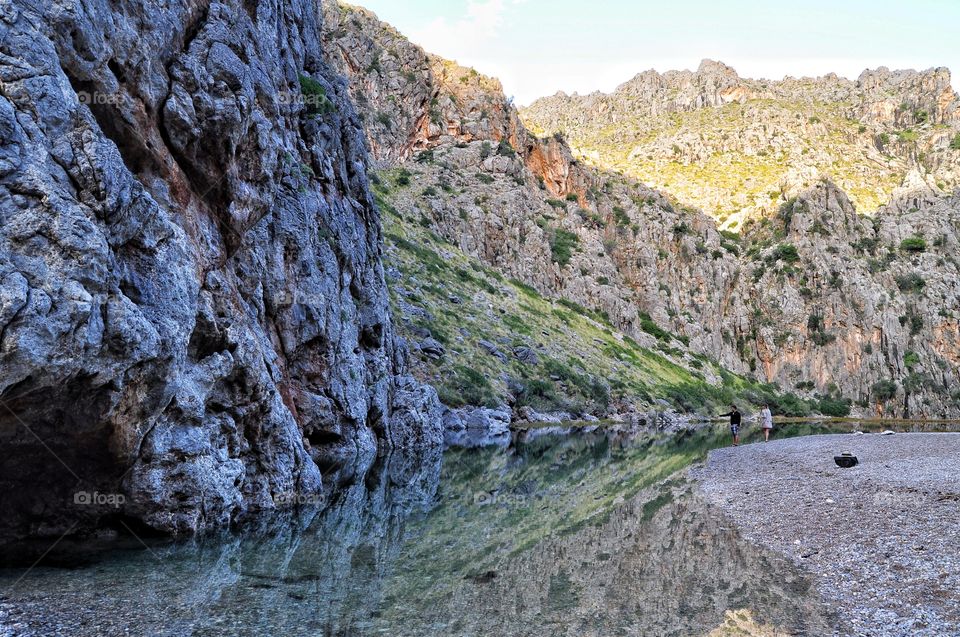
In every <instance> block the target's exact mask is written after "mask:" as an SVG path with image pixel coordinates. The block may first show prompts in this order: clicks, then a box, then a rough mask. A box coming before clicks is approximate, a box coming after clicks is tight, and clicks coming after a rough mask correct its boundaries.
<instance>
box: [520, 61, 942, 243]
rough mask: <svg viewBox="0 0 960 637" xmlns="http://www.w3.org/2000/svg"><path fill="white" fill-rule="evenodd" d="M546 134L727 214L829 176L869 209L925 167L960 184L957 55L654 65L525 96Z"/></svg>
mask: <svg viewBox="0 0 960 637" xmlns="http://www.w3.org/2000/svg"><path fill="white" fill-rule="evenodd" d="M521 114H522V117H523V120H524V122H525V124H526V125H527V126H528V127H530V128H531V130H533V131H535V132H536V133H537V134H539V135H548V134H553V133H555V132H561V133H562V134H563V135H564V136H566V137H567V138H568V139H569V140H570V143H571V145H572V146H573V147H574V149H575V155H576V156H577V157H580V158H582V159H583V160H584V161H587V162H589V163H591V164H593V165H595V166H597V167H599V168H602V169H608V170H616V171H618V172H623V173H625V174H627V175H630V176H632V177H634V178H637V179H639V180H641V181H644V182H645V183H648V184H650V185H652V186H656V187H659V188H662V189H664V190H666V191H668V192H670V193H671V194H672V195H674V196H675V197H677V199H678V200H679V201H681V202H683V203H684V204H686V205H689V206H693V207H696V208H699V209H701V210H703V211H704V212H706V213H707V214H708V215H710V216H712V217H714V218H715V219H717V220H718V221H720V222H721V224H723V227H725V228H728V229H729V228H738V227H739V225H740V224H742V223H743V222H744V221H745V220H746V219H748V218H751V217H758V216H765V215H768V214H770V213H772V212H775V211H776V209H777V208H778V207H779V206H780V205H781V204H782V203H783V202H784V201H786V200H787V199H789V198H790V197H792V196H796V195H797V194H798V193H799V192H801V191H802V190H804V189H806V188H809V187H812V186H813V185H814V184H815V183H816V181H817V180H818V179H819V178H820V177H827V178H829V179H831V180H832V181H834V182H835V183H837V184H838V185H840V187H841V188H843V189H844V190H845V191H847V192H848V193H849V195H850V197H851V199H852V200H853V201H854V203H855V204H856V206H857V208H858V209H859V210H860V211H861V212H873V211H876V210H877V209H879V208H880V207H882V206H884V205H886V204H888V203H889V202H890V200H891V199H892V198H893V196H894V191H895V189H896V188H897V187H898V186H902V185H904V178H905V176H907V175H909V174H911V173H912V172H916V173H918V174H919V175H920V176H921V178H922V179H923V181H924V182H925V183H926V184H927V186H928V187H930V188H932V189H935V190H936V191H937V192H939V193H940V194H941V196H943V195H944V194H946V193H950V192H953V191H954V190H955V189H956V188H957V187H958V186H960V148H957V142H955V141H954V139H955V138H956V137H957V136H958V134H960V97H958V96H957V94H956V93H955V92H954V91H953V88H952V87H951V84H950V72H949V71H948V70H947V69H945V68H937V69H929V70H926V71H889V70H888V69H886V68H879V69H876V70H867V71H864V72H863V73H862V74H861V75H860V77H859V78H858V79H857V80H855V81H854V80H848V79H845V78H841V77H838V76H836V75H835V74H829V75H826V76H823V77H817V78H792V77H787V78H784V79H783V80H779V81H770V80H753V79H747V78H741V77H739V76H738V75H737V73H736V71H734V70H733V69H732V68H730V67H728V66H726V65H724V64H722V63H720V62H713V61H711V60H704V61H703V62H702V63H701V65H700V67H699V68H698V69H697V70H696V71H695V72H691V71H669V72H666V73H663V74H660V73H657V72H655V71H646V72H644V73H641V74H639V75H637V76H636V77H634V78H633V79H631V80H629V81H627V82H624V83H623V84H621V85H620V86H619V87H617V89H616V90H614V91H613V92H612V93H609V94H604V93H591V94H589V95H577V94H574V95H566V94H564V93H557V94H556V95H553V96H550V97H545V98H541V99H539V100H536V101H535V102H534V103H533V104H531V105H530V106H528V107H526V108H524V109H522V113H521Z"/></svg>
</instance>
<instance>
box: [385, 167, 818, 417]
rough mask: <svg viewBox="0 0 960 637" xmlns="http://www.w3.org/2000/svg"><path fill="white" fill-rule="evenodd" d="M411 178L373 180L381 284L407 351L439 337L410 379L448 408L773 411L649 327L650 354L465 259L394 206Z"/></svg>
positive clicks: (768, 393) (773, 396) (568, 306)
mask: <svg viewBox="0 0 960 637" xmlns="http://www.w3.org/2000/svg"><path fill="white" fill-rule="evenodd" d="M409 178H410V173H409V171H408V170H407V169H404V168H400V169H394V170H391V171H385V172H383V173H381V174H380V176H379V178H378V179H376V180H375V194H376V197H377V200H378V203H379V206H380V209H381V212H382V219H383V225H384V231H385V232H384V233H385V238H386V245H387V250H386V255H385V262H386V265H387V267H388V268H389V271H390V272H391V275H390V276H388V284H389V286H390V295H391V301H392V305H393V310H394V313H395V319H396V321H395V322H396V325H397V326H398V327H397V329H398V330H399V332H400V333H401V334H402V335H404V336H405V337H406V338H407V339H408V340H409V341H411V342H412V343H419V342H423V341H424V340H425V339H426V338H432V339H435V340H436V341H438V342H439V343H440V344H441V345H442V346H443V348H444V349H445V352H444V353H443V355H442V356H439V357H438V356H436V355H433V356H429V355H426V354H424V353H420V354H414V359H415V361H414V371H415V373H417V374H418V375H419V376H420V377H421V378H423V379H424V380H426V381H428V382H430V383H431V384H433V385H434V386H435V387H436V388H437V390H438V392H439V393H440V396H441V399H442V400H443V402H444V403H445V404H447V405H449V406H452V407H456V406H461V405H487V406H494V405H497V404H510V403H515V404H516V406H523V405H529V406H531V407H533V408H534V409H537V410H562V411H568V412H571V413H574V414H578V413H579V414H583V413H592V414H595V415H603V414H606V413H609V412H611V411H613V412H616V411H627V410H630V409H642V408H645V407H648V406H653V405H657V404H661V403H659V402H658V401H666V403H668V404H670V405H672V406H674V407H676V408H677V409H680V410H683V411H697V412H701V413H703V414H710V413H716V410H718V409H720V408H721V407H722V406H724V405H726V404H729V403H730V402H731V401H738V402H740V403H743V404H749V403H754V404H756V403H759V402H761V401H764V400H767V401H771V402H775V404H779V403H780V402H781V397H780V394H779V392H778V391H777V389H776V388H775V387H774V386H772V385H765V384H760V383H756V382H753V381H750V380H748V379H745V378H743V377H741V376H737V375H735V374H732V373H730V372H728V371H727V370H725V369H723V368H721V367H720V366H719V365H717V364H716V363H715V362H713V361H711V360H709V359H707V358H706V357H704V356H702V355H699V354H693V353H691V352H687V351H686V345H685V343H684V342H683V340H682V339H678V337H676V336H673V335H671V334H670V333H669V332H667V331H666V330H663V329H662V328H660V327H659V326H657V325H656V323H654V322H653V321H652V320H651V319H650V318H649V317H644V320H643V322H642V327H643V330H644V331H645V332H648V333H650V334H651V335H652V336H653V337H654V338H655V339H657V345H656V346H653V347H645V346H642V345H641V344H639V343H637V342H636V341H635V340H634V339H632V338H630V337H629V336H627V335H624V334H621V333H619V332H618V331H617V330H616V329H615V328H613V327H612V326H611V325H610V322H609V320H608V318H607V317H606V316H605V314H604V313H602V312H598V311H596V310H592V309H588V308H584V307H581V306H580V305H578V304H576V303H573V302H570V301H567V300H564V299H550V298H548V297H545V296H543V295H542V294H540V293H539V292H537V291H536V290H535V289H534V288H532V287H530V286H528V285H525V284H523V283H522V282H520V281H515V280H508V279H506V278H505V277H504V276H503V275H501V274H500V273H499V272H497V271H496V270H493V269H491V268H489V267H487V266H485V265H483V264H482V263H480V262H479V261H477V260H476V259H471V258H470V257H468V256H467V255H465V254H464V253H463V252H461V251H460V250H459V249H458V248H457V247H456V246H455V245H453V244H451V243H449V242H447V241H445V240H444V239H443V238H442V237H440V236H439V235H438V234H436V233H435V232H434V231H432V230H431V229H430V227H429V226H430V224H429V223H428V222H426V221H425V220H424V219H423V217H422V216H419V214H416V215H415V214H414V213H413V212H407V213H406V214H404V213H403V212H401V211H400V210H398V209H397V208H396V207H395V205H394V203H393V201H394V199H395V196H396V194H397V193H398V191H399V189H403V188H416V186H411V185H409V184H410V179H409ZM421 188H422V186H421ZM711 378H712V379H714V382H713V383H711V382H709V381H708V379H711ZM783 402H784V404H785V405H788V404H792V403H791V400H790V399H785V400H784V401H783ZM783 413H791V414H796V415H801V414H802V413H809V408H808V409H807V410H806V411H803V412H798V411H797V410H793V411H790V410H787V411H784V412H783Z"/></svg>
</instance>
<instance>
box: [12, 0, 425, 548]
mask: <svg viewBox="0 0 960 637" xmlns="http://www.w3.org/2000/svg"><path fill="white" fill-rule="evenodd" d="M320 28H321V16H320V13H319V10H318V8H317V7H316V5H315V4H314V3H313V2H308V1H301V0H284V1H280V2H259V3H249V2H241V1H240V0H236V1H232V2H231V1H228V2H217V1H214V2H206V3H199V4H198V3H193V2H172V3H166V4H165V5H163V6H162V7H161V6H155V5H142V4H140V3H132V2H131V3H126V2H123V3H119V4H117V3H108V2H106V1H105V0H104V1H96V0H94V1H91V2H83V3H77V4H72V5H69V6H68V5H43V4H41V5H36V4H28V3H25V2H13V3H6V4H5V5H3V8H2V15H0V82H2V86H0V129H2V131H3V135H2V141H0V144H2V145H0V401H2V403H0V446H2V449H3V452H2V456H3V457H2V460H0V499H2V506H3V510H4V511H5V512H9V513H8V515H5V516H4V519H3V521H2V522H0V530H2V532H3V534H4V535H8V536H9V535H14V536H23V535H38V534H39V535H51V536H56V535H59V534H61V533H63V532H65V531H70V530H72V529H80V528H84V527H86V526H91V525H97V524H105V523H108V524H122V525H123V526H134V525H144V526H147V527H150V528H151V529H155V530H159V531H164V532H175V533H188V532H195V531H197V530H200V529H204V528H207V527H211V526H215V525H221V524H226V523H229V522H230V521H232V520H235V519H237V518H238V517H241V516H243V515H244V514H246V513H249V512H253V511H260V510H270V509H274V508H277V507H282V506H284V503H286V502H290V501H292V500H294V501H296V500H299V501H303V500H304V499H305V498H306V499H307V500H310V499H311V498H312V499H313V500H314V501H320V500H322V499H323V498H324V497H325V494H326V493H329V491H330V490H331V489H334V488H336V485H337V484H341V483H346V482H351V481H356V480H359V479H362V477H363V475H364V473H365V472H366V471H367V469H368V468H369V467H370V466H371V464H372V463H373V462H375V460H376V457H377V455H378V452H381V451H384V450H388V449H397V450H400V451H401V452H403V453H406V454H408V455H409V456H410V457H411V462H413V463H416V462H418V459H417V458H418V456H420V455H422V454H424V453H427V454H429V453H434V452H435V451H436V450H437V449H438V448H439V444H440V440H441V433H440V429H439V403H438V402H437V399H436V395H435V392H433V390H432V389H430V388H427V387H423V386H421V385H419V384H418V383H416V382H415V381H414V380H413V379H412V378H411V377H409V376H407V375H406V373H405V364H404V352H403V350H402V348H401V347H398V346H397V344H396V343H395V340H394V334H393V329H392V325H391V321H390V315H389V312H388V306H387V295H386V287H385V284H384V279H383V271H382V265H381V261H380V257H381V236H380V225H379V218H378V213H377V210H376V208H375V206H374V205H373V202H372V197H371V195H370V192H369V190H368V187H367V177H366V150H365V144H364V140H363V133H362V129H361V127H360V123H359V121H358V119H357V117H356V115H355V113H354V110H353V106H352V105H351V103H350V100H349V99H348V97H347V95H346V90H345V86H344V83H343V81H342V80H341V79H340V78H339V77H338V76H337V75H336V74H335V73H334V72H333V71H331V69H330V68H329V67H328V66H327V65H326V63H325V62H324V59H323V55H322V53H323V52H322V50H321V37H320ZM94 492H96V493H98V494H100V495H101V496H102V495H104V494H111V495H115V496H116V497H114V498H113V499H111V500H109V501H107V499H105V498H103V497H100V498H91V497H90V496H89V494H92V493H94ZM78 493H82V494H87V495H86V496H77V494H78Z"/></svg>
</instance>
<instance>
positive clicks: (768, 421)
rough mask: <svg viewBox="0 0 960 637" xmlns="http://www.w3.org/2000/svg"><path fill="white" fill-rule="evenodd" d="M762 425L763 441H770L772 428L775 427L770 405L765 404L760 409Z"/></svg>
mask: <svg viewBox="0 0 960 637" xmlns="http://www.w3.org/2000/svg"><path fill="white" fill-rule="evenodd" d="M760 426H761V427H762V428H763V441H764V442H770V430H771V429H773V414H772V413H770V405H766V404H765V405H764V406H763V409H761V410H760Z"/></svg>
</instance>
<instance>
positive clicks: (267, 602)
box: [0, 423, 903, 637]
mask: <svg viewBox="0 0 960 637" xmlns="http://www.w3.org/2000/svg"><path fill="white" fill-rule="evenodd" d="M832 427H834V428H835V427H837V425H834V426H832ZM840 427H841V429H850V428H856V427H857V424H856V423H851V424H846V425H843V426H840ZM827 428H828V426H827V425H823V424H811V423H797V424H791V425H785V426H784V427H781V428H780V431H779V432H778V433H779V435H801V434H806V433H822V432H823V431H824V430H825V429H827ZM902 428H903V427H901V429H902ZM726 442H727V440H726V437H725V436H724V435H723V430H722V429H715V430H703V431H700V432H696V433H685V434H677V435H669V436H665V435H651V434H625V433H611V432H603V431H600V432H594V433H590V434H582V433H581V434H577V435H573V436H569V437H554V436H544V437H541V438H537V439H535V440H533V441H530V442H526V443H523V444H519V445H517V446H515V447H513V448H510V449H506V450H504V449H496V450H493V449H487V450H473V451H466V450H462V451H456V450H455V451H448V452H447V453H446V454H444V456H443V458H442V463H441V462H440V459H439V458H438V459H437V462H436V463H434V464H432V465H430V466H428V467H425V468H420V469H418V470H416V471H411V469H410V467H409V466H407V465H405V464H403V463H393V462H391V460H390V459H389V458H388V459H386V460H385V461H384V462H383V463H381V464H380V465H378V466H377V467H376V468H375V470H374V471H373V472H372V473H371V474H370V475H369V476H368V477H367V479H366V480H365V481H364V482H363V483H358V484H355V485H352V486H350V487H349V488H347V489H345V490H344V491H342V492H341V494H340V496H339V497H338V498H337V499H336V501H335V502H333V503H331V504H330V505H329V506H327V507H326V508H325V509H323V510H322V511H300V512H298V514H297V515H294V516H288V517H285V518H282V519H274V520H270V521H266V522H263V523H262V524H261V525H260V526H257V527H254V528H250V527H248V528H244V529H243V530H242V531H234V532H231V533H222V534H218V535H214V536H209V537H204V538H199V539H194V540H191V541H187V542H176V543H157V542H148V544H149V546H148V547H144V546H143V545H141V544H140V543H139V542H137V541H134V540H133V539H127V540H126V541H125V542H113V543H112V544H111V545H110V546H109V550H95V549H96V548H97V547H91V546H68V545H66V544H62V545H61V546H59V547H57V548H56V549H55V550H54V551H52V552H51V553H50V554H49V555H48V557H47V559H46V560H45V561H44V562H43V563H41V565H39V566H36V567H34V568H33V569H30V570H25V569H19V570H14V569H7V570H2V571H0V636H2V637H10V636H13V635H18V636H19V635H38V636H39V635H43V636H47V635H70V636H75V635H98V636H100V635H158V636H170V637H181V636H196V637H200V636H210V637H214V636H216V637H220V636H224V637H226V636H239V635H278V636H279V635H290V636H301V635H304V636H306V635H311V636H318V637H326V636H344V637H354V636H365V635H391V636H405V635H410V636H414V635H416V636H421V635H422V636H427V635H458V636H459V635H463V636H481V635H483V636H486V635H518V636H519V635H543V636H553V635H571V636H572V635H578V636H579V635H584V636H591V635H598V636H599V635H733V634H755V635H781V634H800V635H809V634H830V633H831V632H832V630H830V628H829V626H830V625H831V623H832V621H831V614H830V611H829V609H828V608H826V607H825V606H824V605H823V604H822V602H821V601H820V599H819V597H818V596H817V594H816V593H815V591H814V590H813V588H812V586H811V581H810V579H809V577H807V576H805V575H804V574H802V573H800V572H798V571H797V570H796V569H795V568H794V567H792V566H791V565H789V564H788V563H786V562H785V561H784V560H782V559H780V558H779V557H777V556H775V555H773V554H771V553H768V552H766V551H764V550H761V549H759V548H758V547H755V546H752V545H750V544H748V543H745V542H744V541H742V539H741V538H740V537H739V536H738V534H737V532H736V530H735V529H734V528H733V527H732V525H731V524H730V523H729V522H728V521H727V520H726V519H725V518H724V517H723V516H722V515H721V514H720V513H719V512H718V511H716V510H715V509H713V508H711V507H710V506H709V505H707V504H706V503H705V502H704V501H703V500H702V499H701V498H700V497H699V496H698V495H697V492H696V488H695V485H693V484H691V483H690V482H689V481H688V480H687V479H686V478H685V477H684V474H683V472H682V471H680V470H682V469H683V468H685V467H687V466H689V465H690V464H691V463H693V462H696V461H699V460H701V459H702V458H703V457H704V455H705V453H706V451H708V450H709V449H710V448H712V447H715V446H719V445H722V444H726ZM745 486H748V485H745ZM738 631H739V632H738Z"/></svg>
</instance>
